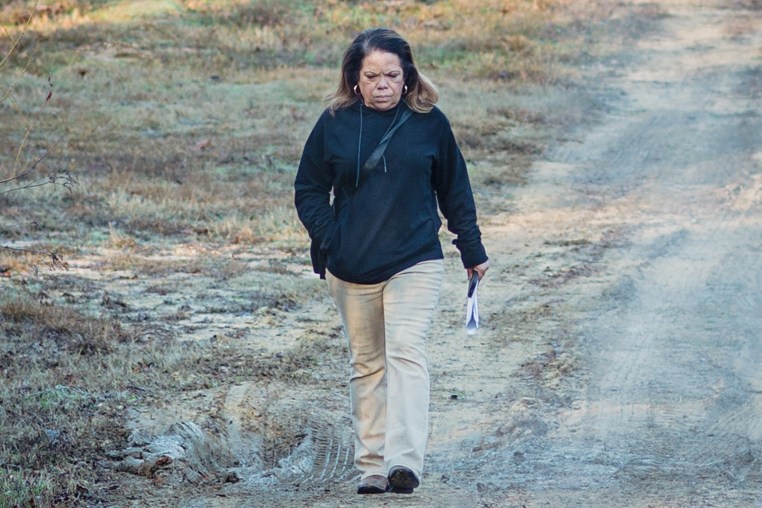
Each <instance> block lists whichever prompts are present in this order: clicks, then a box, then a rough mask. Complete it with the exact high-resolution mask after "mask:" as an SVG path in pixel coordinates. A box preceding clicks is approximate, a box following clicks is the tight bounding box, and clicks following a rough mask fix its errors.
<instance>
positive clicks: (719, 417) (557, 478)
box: [72, 0, 762, 508]
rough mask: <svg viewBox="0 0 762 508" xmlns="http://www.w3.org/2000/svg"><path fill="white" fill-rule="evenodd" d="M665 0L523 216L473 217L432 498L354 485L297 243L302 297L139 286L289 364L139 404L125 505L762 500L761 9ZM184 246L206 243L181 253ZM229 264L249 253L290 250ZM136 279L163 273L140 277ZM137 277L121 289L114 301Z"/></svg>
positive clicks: (443, 380) (557, 155)
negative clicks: (261, 300) (196, 294)
mask: <svg viewBox="0 0 762 508" xmlns="http://www.w3.org/2000/svg"><path fill="white" fill-rule="evenodd" d="M628 3H631V4H642V3H643V2H639V1H638V0H629V1H628ZM659 5H660V7H659V8H660V9H662V10H663V11H664V12H665V14H664V15H663V16H661V18H660V19H659V22H658V27H657V28H658V29H657V30H656V31H655V32H651V33H650V35H647V36H645V37H644V38H643V39H641V40H640V42H639V43H638V44H637V45H635V46H633V47H632V48H631V49H630V51H629V52H628V53H627V54H625V55H622V57H621V58H619V59H618V60H617V61H611V62H608V63H606V64H602V63H596V64H594V65H591V67H589V68H587V69H585V70H584V73H585V75H586V76H588V77H589V80H590V87H591V90H592V92H593V93H596V94H600V95H601V97H605V101H606V114H605V115H604V116H603V118H601V121H600V122H598V123H596V126H594V127H592V128H589V129H575V130H574V132H570V133H569V135H568V138H569V139H570V140H568V141H566V142H564V143H563V144H559V145H557V146H554V147H553V148H552V149H551V150H549V151H548V152H547V153H545V154H543V156H542V157H541V159H540V160H538V161H537V162H536V164H535V165H534V167H533V169H532V172H531V175H530V181H529V183H528V184H527V185H526V186H523V187H521V188H518V189H517V190H516V191H515V194H514V195H513V196H512V197H511V200H510V203H509V202H508V200H507V199H506V203H505V206H504V209H505V210H508V209H509V208H510V212H508V211H506V212H504V213H496V214H493V215H490V216H485V217H483V218H482V221H481V222H482V224H483V232H484V236H485V239H486V244H487V248H488V251H489V253H490V254H491V258H492V269H491V271H490V273H489V276H488V278H487V279H486V280H485V281H484V284H483V285H482V286H481V288H480V303H481V314H482V319H483V327H482V329H481V330H480V331H479V332H478V333H477V334H476V335H466V334H465V333H464V331H463V323H462V321H463V313H464V310H465V298H464V292H465V280H464V278H465V276H464V273H463V270H462V269H461V268H459V267H458V261H457V259H456V257H455V255H454V254H455V253H454V252H452V253H450V255H448V258H447V260H446V261H447V270H448V277H447V281H446V283H445V287H444V290H443V295H442V298H441V304H440V308H439V311H438V317H437V320H436V324H435V326H434V329H433V330H432V335H431V340H430V343H429V352H430V357H431V371H432V397H431V400H432V402H431V416H432V418H431V441H430V448H429V453H428V463H427V469H426V473H425V477H424V483H423V485H422V487H421V488H420V489H418V490H416V492H415V493H414V494H413V495H410V496H399V495H397V496H395V495H391V494H389V495H383V496H373V497H364V498H360V497H358V496H357V495H355V494H354V487H355V483H354V482H355V481H356V479H355V478H354V474H355V473H354V471H353V469H352V464H351V453H352V452H351V439H350V438H351V436H350V434H349V422H348V418H347V413H348V402H347V386H346V379H345V377H346V371H347V368H346V365H345V348H344V345H343V340H342V339H341V337H340V328H339V322H338V318H337V316H336V313H335V311H334V309H333V307H332V305H331V302H330V301H329V299H328V297H327V295H326V294H325V291H324V288H323V286H322V284H321V283H320V281H317V280H315V279H314V278H313V277H311V276H310V275H309V274H308V273H307V271H306V267H303V266H288V265H287V264H288V257H287V256H286V257H285V258H284V260H283V261H282V262H281V265H280V267H281V269H288V270H292V271H300V270H301V271H305V276H304V284H305V286H306V287H308V288H313V289H314V292H315V296H314V298H313V299H312V300H311V301H310V303H309V304H308V305H306V306H302V307H299V308H297V309H296V310H292V309H283V308H281V309H278V308H277V307H275V308H273V307H270V308H268V310H267V311H266V312H260V313H255V314H251V313H248V314H247V313H246V312H238V313H224V312H215V311H214V310H213V309H210V308H208V307H207V308H204V306H203V304H202V303H201V300H200V299H199V298H196V299H193V298H191V297H190V296H188V298H187V299H186V300H184V299H183V298H176V299H174V300H173V301H168V299H167V298H166V297H165V295H162V292H161V291H158V290H155V291H153V292H145V289H146V288H145V287H142V291H143V292H142V293H141V294H146V295H150V294H153V295H155V296H154V298H155V299H156V301H155V302H149V301H144V302H143V303H144V304H145V307H146V308H151V309H154V311H153V312H154V315H158V314H161V313H162V312H164V313H165V314H167V315H168V314H170V313H172V314H173V315H176V316H177V315H178V313H180V314H182V316H181V317H179V318H176V319H175V321H174V322H175V323H179V324H178V325H177V326H181V325H182V326H184V327H185V332H186V335H187V339H188V340H192V341H196V342H198V341H223V342H226V343H228V344H230V347H229V351H230V352H231V360H230V361H231V363H233V362H235V361H236V358H239V355H238V353H242V352H243V351H244V350H251V351H256V352H257V354H261V355H265V354H266V355H270V356H269V357H270V358H272V355H282V358H283V361H282V365H281V367H279V369H276V371H274V372H272V373H270V375H267V376H263V377H260V378H257V379H251V380H247V379H235V380H230V382H229V383H225V384H223V385H222V386H217V387H211V388H210V389H206V390H199V391H196V392H192V393H184V394H182V395H179V396H178V398H177V400H176V401H175V403H174V404H171V405H169V406H167V407H161V408H150V409H148V408H145V409H142V410H141V409H130V410H128V412H127V423H128V425H129V427H130V429H131V431H132V435H131V438H130V441H131V446H132V449H128V450H123V451H115V452H114V454H113V456H112V457H110V460H111V463H112V464H113V465H114V466H115V467H116V468H117V469H118V470H120V471H123V473H121V474H122V475H123V478H122V479H123V483H122V484H121V485H120V488H119V489H118V491H115V492H113V499H114V503H115V504H116V505H118V506H183V507H189V508H190V507H198V508H201V507H209V508H223V507H248V506H251V507H254V506H263V507H275V506H316V507H321V506H322V507H336V506H358V505H362V506H432V507H441V506H460V507H471V506H483V507H490V506H494V507H513V506H515V507H523V506H529V507H534V506H537V507H539V506H544V507H548V506H549V507H568V506H588V507H610V506H632V507H647V506H659V507H667V506H724V507H733V506H738V507H749V506H762V467H761V464H762V375H761V374H760V372H759V369H758V365H760V363H761V362H762V349H760V348H759V347H758V344H757V342H758V339H759V334H760V330H762V255H760V249H762V70H760V65H761V64H762V60H761V59H762V51H761V48H762V4H760V3H759V2H758V1H756V0H747V1H740V0H739V1H733V0H664V1H662V2H659ZM602 100H604V99H602ZM183 254H186V255H188V256H189V257H192V256H193V255H195V254H197V253H192V252H188V253H172V255H173V256H174V257H175V258H177V256H179V255H183ZM218 255H226V256H228V255H230V253H218ZM237 255H238V256H239V259H240V260H241V262H242V263H246V264H247V265H248V266H256V265H257V264H266V263H267V262H268V261H267V260H268V259H271V258H272V257H273V256H275V255H277V253H275V252H268V251H262V252H246V253H242V252H239V253H238V254H237ZM88 263H89V261H88V260H80V263H79V267H78V266H76V265H77V263H76V262H74V263H73V267H72V268H73V269H74V270H77V269H78V270H80V272H83V271H84V270H85V267H86V266H88ZM260 273H261V272H260ZM92 276H93V277H95V276H97V275H96V273H95V271H94V272H93V275H92ZM191 280H192V282H190V281H191ZM207 282H208V281H205V280H204V274H195V275H193V276H192V277H190V278H188V279H186V280H178V281H171V280H168V281H163V282H162V283H163V284H166V285H172V284H174V286H175V287H177V286H178V285H182V284H193V287H190V286H189V292H188V294H189V295H190V293H191V292H192V291H193V290H194V288H198V287H203V286H204V284H205V283H207ZM141 284H142V285H143V286H145V285H147V284H153V285H154V286H155V285H156V284H157V282H156V281H143V280H131V281H130V285H131V287H133V288H136V289H135V291H139V290H141ZM250 284H251V280H250V279H247V278H246V277H243V276H242V277H239V278H238V279H234V280H233V281H232V282H230V283H229V284H227V285H226V286H225V287H224V288H219V287H215V286H214V285H209V286H208V289H207V292H206V293H207V297H209V298H212V297H215V291H219V292H222V291H224V292H225V294H226V295H228V296H227V297H226V298H228V302H227V303H228V304H230V305H233V306H234V304H235V301H234V297H232V296H229V295H231V294H233V293H236V292H237V291H239V294H240V295H242V296H241V298H248V297H251V296H252V295H253V294H254V292H253V291H254V290H253V289H252V287H251V286H250ZM124 287H125V284H124V281H119V280H115V281H113V294H114V295H118V294H119V292H120V291H122V292H124ZM210 295H211V296H210ZM216 297H217V298H219V297H220V295H219V294H217V296H216ZM114 298H115V301H118V300H116V298H118V296H115V297H114ZM284 305H287V303H286V304H284ZM205 309H206V310H205ZM305 343H306V344H309V345H307V346H305V345H304V344H305ZM295 347H300V348H301V349H298V350H297V353H298V354H297V353H294V348H295ZM326 353H328V354H326ZM299 355H307V356H310V355H312V356H313V357H314V358H318V359H319V363H318V364H312V365H309V364H304V363H303V362H299V361H298V357H299ZM240 358H248V357H245V355H243V354H241V355H240ZM290 362H293V365H292V364H291V363H290ZM305 365H306V366H305ZM300 369H301V370H300ZM305 369H307V371H309V372H308V373H309V375H308V376H301V375H300V372H301V373H305V372H306V371H305ZM305 380H307V381H305ZM202 420H203V421H202ZM165 457H170V458H171V461H170V460H168V459H166V458H165ZM151 468H153V469H152V471H154V472H155V474H152V475H145V474H144V475H143V476H140V475H136V474H134V473H141V472H142V473H145V471H146V469H151ZM146 476H153V480H152V481H149V480H148V479H146ZM220 478H223V479H225V480H227V481H224V482H220Z"/></svg>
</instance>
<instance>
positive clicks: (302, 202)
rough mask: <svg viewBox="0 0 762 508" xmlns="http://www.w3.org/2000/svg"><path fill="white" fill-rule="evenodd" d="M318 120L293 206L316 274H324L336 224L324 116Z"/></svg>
mask: <svg viewBox="0 0 762 508" xmlns="http://www.w3.org/2000/svg"><path fill="white" fill-rule="evenodd" d="M326 114H327V113H324V114H323V116H321V118H320V119H319V120H318V122H317V123H316V125H315V127H314V128H313V130H312V133H311V134H310V136H309V137H308V138H307V141H306V143H305V145H304V151H303V152H302V158H301V160H300V162H299V168H298V170H297V173H296V179H295V180H294V204H295V205H296V211H297V214H298V216H299V220H301V221H302V224H304V227H305V228H306V229H307V232H308V233H309V235H310V238H311V240H312V246H311V249H310V254H311V258H312V265H313V269H314V271H315V273H318V274H320V275H321V276H323V275H324V273H325V256H324V253H323V252H321V247H323V248H324V244H325V243H326V242H327V241H329V240H330V234H331V233H332V232H333V229H334V227H335V224H336V218H335V216H334V211H333V207H332V206H331V201H330V199H331V189H332V187H333V182H334V174H333V171H332V170H331V168H330V166H329V165H328V164H326V162H325V157H324V153H325V143H324V125H325V115H326Z"/></svg>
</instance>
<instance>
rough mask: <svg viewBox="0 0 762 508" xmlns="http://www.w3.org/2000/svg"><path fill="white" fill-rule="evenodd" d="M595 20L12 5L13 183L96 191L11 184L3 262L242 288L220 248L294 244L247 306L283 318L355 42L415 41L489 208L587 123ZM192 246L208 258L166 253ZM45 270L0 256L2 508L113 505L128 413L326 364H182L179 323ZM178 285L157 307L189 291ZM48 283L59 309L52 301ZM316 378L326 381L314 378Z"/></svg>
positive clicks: (3, 111)
mask: <svg viewBox="0 0 762 508" xmlns="http://www.w3.org/2000/svg"><path fill="white" fill-rule="evenodd" d="M35 5H36V8H35V7H34V6H35ZM591 5H592V2H574V3H569V2H566V1H563V0H535V1H526V0H485V1H481V2H475V1H472V0H440V1H437V2H421V1H414V0H400V1H384V2H340V1H337V0H322V1H312V2H299V1H296V0H262V1H256V2H254V1H249V0H221V1H211V0H142V1H137V2H136V1H126V0H124V1H123V0H91V1H85V0H58V1H56V2H45V3H44V5H42V2H40V3H39V4H37V3H35V2H33V1H29V0H12V1H10V2H5V3H4V5H3V7H0V25H1V27H0V61H2V62H3V63H2V64H0V98H1V99H2V100H0V139H3V140H5V141H4V142H3V143H0V180H2V179H4V178H7V177H9V176H12V175H14V174H17V173H18V172H19V171H20V170H21V169H23V168H26V167H29V166H30V165H31V164H34V161H36V160H37V159H39V158H40V156H41V154H46V153H47V157H46V158H45V160H44V163H41V164H40V165H39V167H38V168H36V169H37V170H36V171H35V173H34V174H32V175H30V176H29V178H28V179H26V180H24V181H30V179H33V178H46V177H47V175H49V174H58V173H60V172H62V171H69V172H71V174H73V175H76V178H77V180H78V182H79V184H78V185H75V186H73V187H72V188H70V189H61V188H60V187H59V188H58V189H53V188H51V187H49V186H46V187H40V188H36V189H33V190H29V191H24V192H10V193H3V191H4V190H7V187H4V186H3V185H2V184H0V209H1V210H2V217H0V245H9V244H12V245H16V246H30V245H31V246H36V247H38V248H40V249H41V250H50V251H56V252H62V253H64V254H68V255H72V256H73V255H87V254H89V253H92V252H99V253H102V255H103V256H104V259H103V261H101V262H100V263H99V264H98V265H97V269H98V270H100V271H102V272H103V273H109V274H113V273H121V272H125V273H130V274H132V275H133V276H134V277H141V278H148V279H151V278H159V277H161V278H164V277H171V276H173V275H177V274H189V273H190V274H199V275H203V276H205V277H209V280H210V281H211V282H210V284H232V283H241V284H244V286H245V285H246V284H248V279H246V280H243V282H242V279H243V277H244V276H245V275H246V274H248V273H250V272H251V270H252V268H251V266H250V265H248V264H246V263H244V262H242V261H239V260H236V259H233V258H230V257H229V258H223V257H222V256H220V255H212V253H213V252H214V251H217V250H219V251H221V252H224V251H225V249H241V250H242V251H246V250H247V249H253V248H265V247H266V248H271V249H278V251H279V252H281V253H285V256H284V259H285V260H281V259H280V258H278V259H275V258H274V259H273V260H272V262H271V263H270V264H269V265H267V266H265V267H264V268H255V270H262V272H261V274H260V276H261V278H262V284H263V285H264V287H267V288H271V289H270V290H268V291H261V290H259V289H257V288H246V291H242V294H243V296H244V297H245V298H249V299H250V300H251V301H253V302H254V304H252V303H247V304H245V305H248V306H249V307H251V306H252V305H254V306H255V307H256V306H260V307H262V308H266V307H268V306H269V307H271V308H276V309H281V310H283V309H285V310H286V311H287V310H288V308H290V307H293V306H295V305H299V303H300V302H304V301H307V300H309V299H310V298H313V297H314V293H315V287H314V286H313V285H311V284H306V283H305V282H304V279H301V278H300V277H298V276H295V274H294V271H293V269H292V268H290V265H289V264H294V263H295V262H299V263H301V264H302V265H306V264H307V259H308V255H307V242H306V235H305V233H304V231H303V230H302V227H301V225H300V224H299V223H298V220H297V218H296V215H295V213H294V211H293V206H292V181H293V177H294V173H295V168H296V165H297V163H298V158H299V155H300V151H301V147H302V145H303V143H304V140H305V138H306V136H307V134H308V132H309V130H310V128H311V126H312V124H313V122H314V121H315V119H316V118H317V116H318V114H319V113H320V111H321V109H322V105H321V102H320V100H321V98H322V97H323V96H324V94H325V93H327V92H329V91H330V90H331V89H332V88H333V87H334V83H335V80H336V78H337V73H338V70H337V69H338V65H339V61H340V58H341V52H342V50H343V48H344V47H345V46H346V44H347V43H348V42H349V41H350V40H351V38H352V37H353V35H354V34H355V33H356V32H357V31H359V30H361V29H364V28H366V27H369V26H374V25H386V26H391V27H393V28H396V29H398V30H399V31H400V32H401V33H402V34H403V35H404V36H406V37H407V38H408V39H409V40H410V41H411V42H412V44H413V46H414V48H415V50H416V53H417V60H418V64H419V65H420V66H421V68H422V69H423V70H424V72H425V73H426V74H427V75H429V76H430V77H432V78H433V79H434V81H435V82H437V83H438V84H440V86H441V91H442V102H441V106H442V108H443V109H444V110H445V111H446V112H447V114H448V116H449V117H450V119H451V121H452V123H453V127H454V130H455V132H456V135H457V137H458V139H459V141H460V142H461V145H462V148H463V150H464V153H465V155H466V157H467V159H468V160H469V161H470V163H471V165H472V168H471V170H472V178H473V181H474V187H475V189H476V191H477V199H478V200H479V201H480V209H481V211H482V212H487V213H488V212H489V211H491V210H492V205H493V203H498V202H503V201H501V200H504V197H505V194H506V193H509V192H510V191H511V189H512V188H513V187H514V186H516V185H520V184H521V183H522V182H523V181H524V176H525V174H526V170H527V168H528V165H529V163H530V162H531V160H532V159H533V158H534V157H536V156H537V154H539V153H541V152H542V151H543V150H545V149H546V148H547V147H548V146H549V144H551V143H552V142H553V140H554V139H556V138H557V136H558V133H559V132H560V129H565V130H568V128H569V126H570V125H573V124H575V123H577V122H579V121H580V120H582V117H581V115H582V111H584V110H586V109H588V108H587V106H588V105H589V104H587V103H586V102H585V101H589V100H590V99H589V98H588V96H587V95H586V93H585V91H584V90H580V89H578V88H576V87H575V86H574V83H575V80H576V77H577V75H576V72H577V71H575V70H574V69H575V67H574V65H575V64H576V63H577V62H578V61H579V59H580V58H586V56H585V55H595V56H596V57H600V56H601V54H602V53H603V50H601V49H600V48H601V46H596V45H593V44H592V42H593V41H595V40H596V39H595V38H596V37H597V36H596V34H597V33H598V32H599V30H600V28H599V27H597V26H596V25H595V22H596V19H597V18H596V16H597V15H600V14H601V11H600V10H597V11H594V10H592V8H591V7H590V6H591ZM596 13H597V14H596ZM602 16H603V17H613V14H612V13H611V12H606V11H604V12H603V14H602ZM18 37H21V38H20V39H18V43H17V44H16V45H15V46H14V41H16V39H17V38H18ZM5 56H9V58H8V59H7V60H5ZM51 91H52V96H51V98H50V100H49V101H47V100H46V97H47V94H48V93H50V92H51ZM59 140H60V142H59ZM48 152H49V153H48ZM495 206H497V205H495ZM185 245H196V246H202V247H201V248H200V249H201V252H200V253H199V254H198V255H197V256H195V257H194V256H188V257H180V256H178V257H176V258H174V259H171V258H170V259H167V258H157V256H155V254H156V253H157V252H167V251H170V252H171V251H172V250H173V249H181V248H182V246H185ZM44 262H45V260H44V258H40V257H39V256H35V255H32V254H29V253H21V254H14V253H13V252H11V251H7V250H0V286H2V290H1V291H0V295H1V296H0V378H2V383H0V432H1V433H2V434H1V435H2V439H0V442H1V444H0V508H5V507H11V506H54V505H55V506H73V505H78V504H81V503H83V502H84V500H86V499H89V500H92V499H93V496H96V497H97V495H96V494H95V493H94V492H93V490H94V485H97V484H99V483H102V482H104V481H108V479H107V478H106V476H107V475H106V473H104V470H103V468H99V467H98V461H99V460H101V459H102V458H103V457H104V455H105V454H107V452H108V451H110V450H114V449H117V448H118V447H119V446H120V445H122V444H123V443H122V441H124V439H125V435H124V434H125V430H124V423H123V419H124V411H125V408H127V407H129V406H131V405H150V404H156V403H159V402H160V400H161V398H162V397H163V395H159V394H163V393H167V394H169V395H168V396H171V394H174V393H177V392H178V391H183V390H191V389H199V388H203V387H208V386H213V385H214V384H215V383H219V382H220V381H219V379H218V377H217V376H218V375H219V374H218V372H219V368H220V366H221V364H222V363H224V362H226V361H228V362H229V365H227V366H225V369H227V372H230V371H231V370H232V372H233V373H234V374H235V376H237V377H240V378H249V379H251V378H256V377H257V376H260V377H262V376H265V377H266V376H267V375H273V376H280V377H283V376H285V375H286V373H288V372H289V370H288V369H289V368H290V364H291V363H293V362H295V361H296V360H295V359H296V358H301V357H305V358H307V360H308V363H307V364H304V365H302V367H300V368H302V369H304V368H308V367H309V365H312V363H315V362H317V361H318V360H317V359H316V358H317V357H318V356H320V355H321V354H325V352H324V351H318V350H312V349H309V347H313V348H314V347H318V346H314V345H313V346H305V347H307V349H309V351H307V353H309V354H306V353H305V351H306V350H305V349H303V348H302V349H298V348H297V349H296V350H295V351H294V352H293V353H292V354H291V353H290V354H287V355H285V356H280V357H272V358H271V357H265V358H259V357H254V356H246V355H245V354H244V355H243V356H241V355H242V353H240V351H232V350H230V351H228V350H224V351H223V350H222V349H224V348H225V347H226V346H224V345H217V346H209V347H207V348H206V349H204V348H202V347H200V346H199V347H189V346H187V345H184V346H182V347H181V346H180V345H178V343H177V342H176V340H175V339H176V337H175V336H174V334H173V332H172V329H173V328H172V325H173V322H174V321H180V320H182V319H183V318H184V316H183V312H184V311H182V310H178V311H177V312H176V313H175V314H173V315H170V316H167V317H166V318H165V319H164V321H163V322H160V323H154V326H152V327H150V328H149V327H147V325H146V324H145V323H143V322H142V321H140V320H137V319H134V320H131V321H126V320H125V310H124V309H123V308H122V305H121V302H120V301H119V300H118V297H117V296H114V297H113V298H112V299H108V298H107V296H106V293H105V292H104V289H103V287H101V286H98V283H96V282H87V284H85V283H84V282H82V281H77V280H75V279H72V278H70V277H64V276H63V275H61V276H59V277H53V278H48V279H37V278H34V277H29V274H30V273H32V270H31V268H32V267H34V266H35V265H38V266H44ZM161 280H162V282H154V283H153V284H148V285H147V287H146V289H145V295H160V296H163V295H168V296H172V295H177V294H178V293H182V292H183V291H184V289H185V288H183V287H182V286H181V285H179V284H178V283H175V282H172V281H168V280H164V279H161ZM78 285H79V287H77V286H78ZM51 287H54V288H55V294H56V295H58V296H55V297H53V296H48V293H50V294H51V295H52V294H53V291H51ZM70 287H75V289H78V290H79V292H80V293H82V295H83V296H76V297H75V296H73V295H72V294H71V293H69V288H70ZM74 292H75V291H72V293H74ZM80 293H77V294H78V295H79V294H80ZM67 295H68V296H67ZM101 295H103V297H102V296H101ZM59 296H60V298H59ZM231 305H233V306H236V305H244V304H243V303H240V302H231ZM213 310H214V309H210V311H213ZM221 348H222V349H221ZM226 355H227V356H228V357H231V355H232V356H234V358H233V359H232V360H225V356H226ZM310 362H312V363H310ZM268 373H269V374H268ZM299 376H301V377H305V378H306V377H309V376H308V375H307V370H299V371H298V376H297V377H299ZM301 377H300V379H301ZM102 476H103V477H102ZM101 488H106V487H103V486H102V487H101Z"/></svg>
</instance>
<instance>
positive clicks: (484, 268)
mask: <svg viewBox="0 0 762 508" xmlns="http://www.w3.org/2000/svg"><path fill="white" fill-rule="evenodd" d="M487 270H489V260H487V261H485V262H484V263H482V264H480V265H476V266H475V267H473V268H466V273H467V274H468V278H469V279H470V278H471V276H472V275H473V274H474V272H476V273H477V274H478V276H479V280H482V277H484V274H485V273H487Z"/></svg>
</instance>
